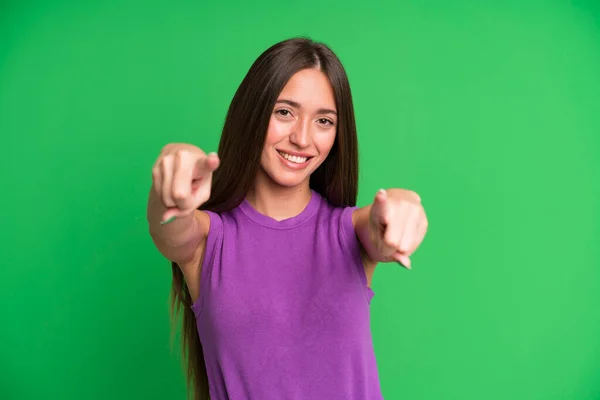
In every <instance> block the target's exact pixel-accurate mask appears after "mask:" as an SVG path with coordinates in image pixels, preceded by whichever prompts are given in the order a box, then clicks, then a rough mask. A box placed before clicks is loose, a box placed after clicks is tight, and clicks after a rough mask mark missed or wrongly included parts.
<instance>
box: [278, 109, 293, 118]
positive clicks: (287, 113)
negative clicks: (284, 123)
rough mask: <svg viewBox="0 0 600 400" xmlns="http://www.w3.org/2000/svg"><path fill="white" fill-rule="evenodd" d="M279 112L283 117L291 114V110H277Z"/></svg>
mask: <svg viewBox="0 0 600 400" xmlns="http://www.w3.org/2000/svg"><path fill="white" fill-rule="evenodd" d="M277 113H278V114H279V115H281V116H282V117H287V116H288V115H290V112H289V111H288V110H277Z"/></svg>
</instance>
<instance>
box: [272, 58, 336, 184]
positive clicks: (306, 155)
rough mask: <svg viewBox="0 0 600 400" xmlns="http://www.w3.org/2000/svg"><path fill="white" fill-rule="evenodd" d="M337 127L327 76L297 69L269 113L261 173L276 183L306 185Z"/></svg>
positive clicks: (331, 92)
mask: <svg viewBox="0 0 600 400" xmlns="http://www.w3.org/2000/svg"><path fill="white" fill-rule="evenodd" d="M336 130H337V109H336V107H335V98H334V95H333V89H332V88H331V85H330V83H329V80H328V78H327V76H326V75H325V74H324V73H323V72H321V71H319V70H317V69H305V70H301V71H299V72H297V73H296V74H295V75H294V76H292V78H291V79H290V80H289V81H288V83H287V85H285V87H284V88H283V90H282V91H281V93H280V95H279V97H278V99H277V102H276V103H275V108H274V109H273V112H272V114H271V120H270V122H269V128H268V130H267V137H266V140H265V145H264V148H263V152H262V156H261V172H264V173H265V174H266V175H267V176H268V177H269V178H270V179H271V180H272V181H274V182H275V183H276V184H278V185H280V186H285V187H294V186H298V185H302V184H305V185H306V186H308V183H309V179H310V175H311V174H312V173H313V172H314V171H315V170H316V169H317V168H318V167H319V166H320V165H321V164H322V163H323V161H325V159H326V158H327V155H328V154H329V152H330V150H331V148H332V146H333V143H334V141H335V135H336Z"/></svg>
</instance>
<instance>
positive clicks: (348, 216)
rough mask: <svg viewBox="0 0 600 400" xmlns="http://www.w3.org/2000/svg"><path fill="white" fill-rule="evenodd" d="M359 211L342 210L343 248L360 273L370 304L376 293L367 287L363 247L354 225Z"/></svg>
mask: <svg viewBox="0 0 600 400" xmlns="http://www.w3.org/2000/svg"><path fill="white" fill-rule="evenodd" d="M357 209H358V207H345V208H344V209H343V210H342V215H341V216H340V219H341V221H340V237H341V239H342V246H343V247H344V249H345V250H346V251H347V252H348V253H349V254H350V256H351V259H352V261H353V262H354V265H355V267H356V272H357V273H358V276H359V278H360V282H361V284H362V286H363V288H364V290H365V296H366V298H367V302H369V303H370V302H371V299H372V298H373V296H374V295H375V292H373V290H372V289H371V288H370V287H369V286H368V285H367V272H366V271H365V266H364V264H363V259H362V255H361V249H362V245H361V244H360V241H359V239H358V236H356V231H355V230H354V225H353V224H352V216H353V214H354V211H355V210H357Z"/></svg>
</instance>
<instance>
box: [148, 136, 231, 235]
mask: <svg viewBox="0 0 600 400" xmlns="http://www.w3.org/2000/svg"><path fill="white" fill-rule="evenodd" d="M219 162H220V160H219V157H218V156H217V155H216V154H215V153H211V154H208V155H206V154H205V153H204V152H203V151H202V150H201V149H200V148H198V147H196V146H193V145H191V144H185V143H171V144H168V145H166V146H165V147H163V149H162V151H161V152H160V155H159V156H158V158H157V160H156V162H155V163H154V167H153V168H152V188H153V190H154V191H155V194H156V195H157V196H158V198H159V199H161V201H162V204H163V205H164V207H165V208H166V211H165V213H164V214H163V215H162V221H161V222H162V223H163V224H164V223H168V222H170V221H172V220H173V219H174V218H180V217H184V216H188V215H190V214H193V213H194V211H195V210H196V209H198V208H199V207H200V206H201V205H202V204H204V203H205V202H206V201H207V200H208V199H209V198H210V187H211V180H212V173H213V171H214V170H215V169H217V168H218V167H219Z"/></svg>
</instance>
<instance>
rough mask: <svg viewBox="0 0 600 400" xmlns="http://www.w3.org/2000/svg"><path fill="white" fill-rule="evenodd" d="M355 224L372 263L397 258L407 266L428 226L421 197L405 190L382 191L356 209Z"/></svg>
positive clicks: (354, 214)
mask: <svg viewBox="0 0 600 400" xmlns="http://www.w3.org/2000/svg"><path fill="white" fill-rule="evenodd" d="M352 223H353V225H354V230H355V231H356V236H357V237H358V239H359V241H360V243H361V244H362V246H363V249H364V250H365V253H366V255H367V256H368V257H369V258H370V260H371V261H372V262H375V263H376V262H390V261H397V262H398V263H400V264H401V265H403V266H404V267H406V268H408V269H410V268H411V265H410V264H411V263H410V256H411V255H412V254H413V253H414V252H415V250H417V248H418V247H419V245H420V244H421V242H422V241H423V239H424V238H425V233H426V232H427V227H428V221H427V216H426V215H425V210H424V209H423V206H422V205H421V198H420V197H419V196H418V195H417V194H416V193H415V192H412V191H410V190H404V189H388V190H383V189H382V190H379V191H378V192H377V194H376V195H375V199H374V200H373V204H371V205H369V206H366V207H363V208H359V209H356V210H355V211H354V213H353V215H352Z"/></svg>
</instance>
